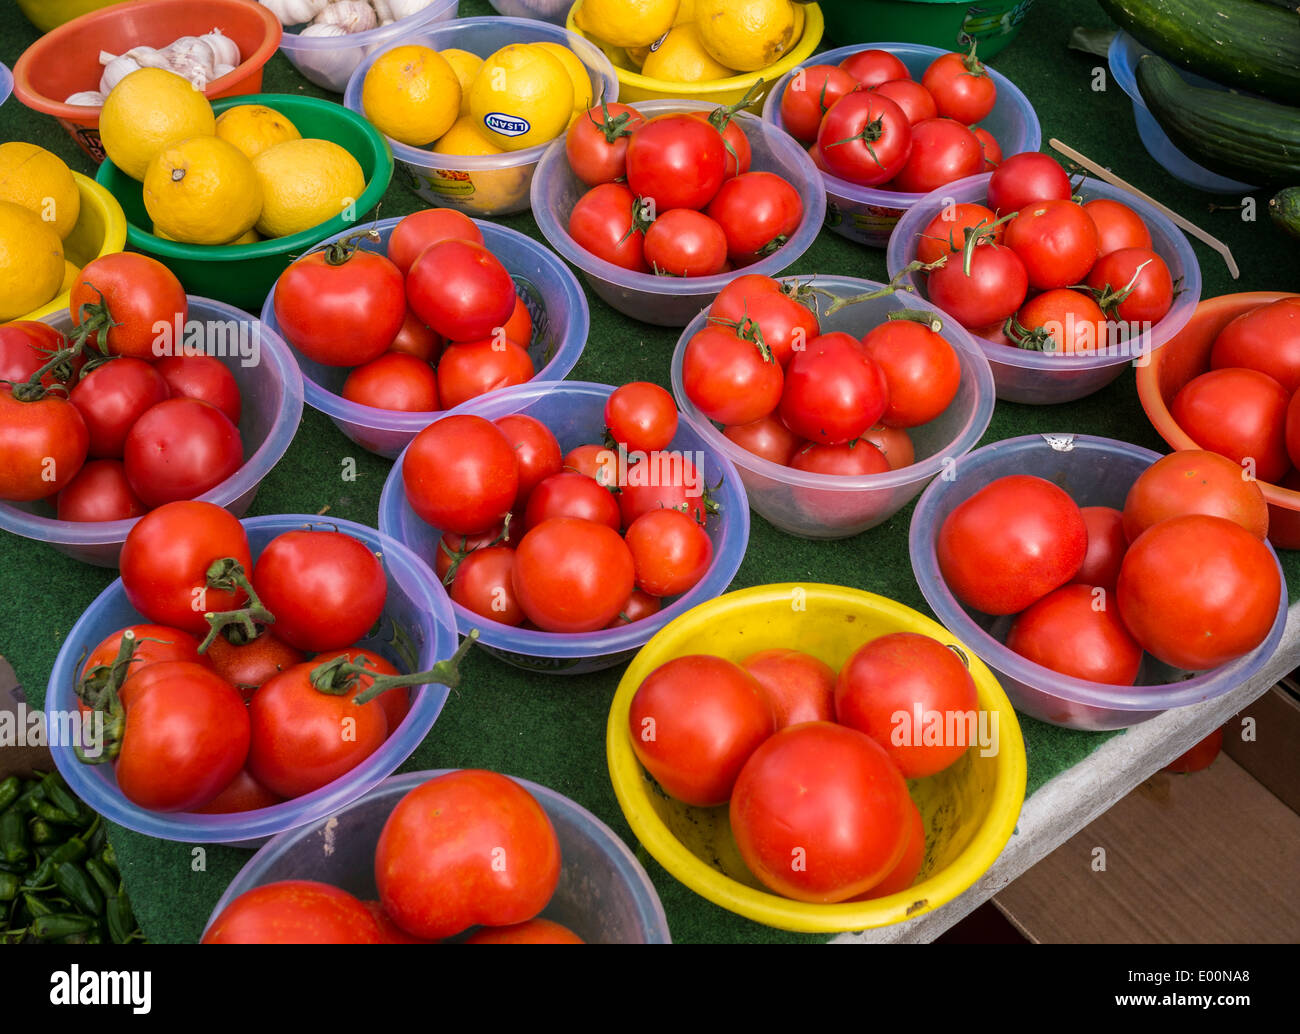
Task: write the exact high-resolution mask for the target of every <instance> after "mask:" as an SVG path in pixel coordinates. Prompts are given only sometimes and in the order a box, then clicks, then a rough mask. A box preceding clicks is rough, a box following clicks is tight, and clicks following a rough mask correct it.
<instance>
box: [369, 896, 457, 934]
mask: <svg viewBox="0 0 1300 1034" xmlns="http://www.w3.org/2000/svg"><path fill="white" fill-rule="evenodd" d="M362 904H363V905H365V906H366V911H368V912H369V913H370V914H371V915H372V916H373V917H374V920H375V923H376V925H377V926H378V927H379V938H380V943H381V944H437V943H438V942H437V941H426V940H425V939H424V938H423V937H412V936H411V935H410V934H409V933H407V932H406V931H405V930H403V929H402V928H401V927H400V926H398V925H397V924H396V923H395V922H393V917H392V916H390V915H389V914H388V913H387V912H385V911H384V906H383V905H381V904H380V903H379V902H378V901H363V902H362Z"/></svg>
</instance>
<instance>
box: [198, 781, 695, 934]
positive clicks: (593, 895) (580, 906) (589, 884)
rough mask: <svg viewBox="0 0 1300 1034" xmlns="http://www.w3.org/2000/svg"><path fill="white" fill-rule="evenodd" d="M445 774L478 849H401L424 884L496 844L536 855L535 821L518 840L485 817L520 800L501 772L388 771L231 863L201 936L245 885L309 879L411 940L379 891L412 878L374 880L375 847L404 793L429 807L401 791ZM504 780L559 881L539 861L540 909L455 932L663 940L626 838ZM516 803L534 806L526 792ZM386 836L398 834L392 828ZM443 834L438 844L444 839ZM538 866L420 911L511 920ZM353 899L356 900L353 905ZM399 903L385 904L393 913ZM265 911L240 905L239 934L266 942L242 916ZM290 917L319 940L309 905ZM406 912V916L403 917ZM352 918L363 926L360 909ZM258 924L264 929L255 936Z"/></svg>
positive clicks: (394, 851) (554, 797) (468, 837)
mask: <svg viewBox="0 0 1300 1034" xmlns="http://www.w3.org/2000/svg"><path fill="white" fill-rule="evenodd" d="M446 776H453V777H454V778H455V779H456V780H459V781H460V782H461V787H460V789H461V791H462V792H473V793H475V795H476V798H475V799H476V800H480V801H483V802H485V806H484V807H483V808H482V809H481V810H479V811H467V812H464V813H462V814H463V815H464V816H465V819H464V824H463V826H458V827H457V830H456V832H457V833H458V834H460V835H461V836H463V837H464V838H465V841H466V842H467V843H471V844H473V845H474V846H475V847H478V846H479V845H482V855H481V856H475V855H474V854H472V853H471V854H470V855H469V860H468V862H467V861H466V855H465V854H464V853H462V854H460V855H459V856H458V857H456V858H449V857H445V856H443V855H441V854H440V853H439V851H438V850H437V848H436V847H433V848H429V849H427V850H424V851H422V852H421V853H420V856H419V857H418V858H410V859H409V860H410V862H411V863H413V864H414V865H415V867H416V868H418V869H419V870H420V871H421V872H423V873H425V874H428V876H429V880H428V882H429V885H430V886H442V887H444V888H445V887H447V886H450V881H449V880H448V879H445V878H443V877H442V876H439V875H434V873H442V874H445V873H448V872H450V871H453V870H455V869H456V867H457V866H458V865H466V864H468V865H472V864H474V861H475V860H476V857H481V858H482V860H483V861H484V864H485V865H487V866H488V867H490V865H491V857H492V851H493V849H494V848H495V849H497V850H498V851H500V850H502V849H504V850H505V851H506V857H507V858H509V857H510V856H511V855H514V856H515V857H523V856H525V853H526V852H527V857H529V858H532V857H534V854H533V852H535V851H536V848H535V846H534V843H535V841H537V840H538V839H540V836H538V835H534V832H533V826H532V824H528V823H520V825H519V827H517V828H516V829H515V830H514V832H513V833H512V834H510V835H511V836H512V837H514V838H516V839H512V840H509V841H506V842H505V843H502V832H501V830H500V828H499V824H498V823H495V822H494V821H493V817H494V816H500V815H503V814H505V813H506V810H507V808H510V809H511V813H513V810H514V809H515V808H516V807H517V805H516V802H515V800H514V798H515V797H517V796H518V790H517V789H513V790H512V789H511V788H510V787H507V786H506V785H505V784H504V783H503V782H502V780H504V779H506V778H507V777H504V776H500V775H498V774H497V773H485V772H481V771H480V772H475V771H472V770H465V769H459V770H458V769H436V770H432V771H427V772H406V773H403V774H402V775H395V776H391V777H389V778H388V779H385V780H384V781H383V782H382V783H380V784H379V785H378V786H376V787H374V788H373V789H372V790H370V791H369V792H367V793H366V794H365V795H364V796H362V797H359V798H357V799H356V800H354V801H351V802H350V803H348V804H346V805H344V806H343V807H341V808H339V809H338V810H337V811H336V812H334V813H333V814H332V815H331V816H330V817H329V819H328V823H327V822H326V821H324V820H321V821H317V822H315V823H311V824H308V825H304V826H301V827H298V828H297V829H292V830H289V831H287V832H285V833H281V834H280V835H279V836H277V837H275V838H274V839H272V840H271V841H269V842H268V843H266V844H265V845H264V846H263V847H262V848H261V849H260V850H259V851H258V852H257V854H255V855H253V857H252V858H250V859H249V861H248V863H247V864H246V865H245V866H244V867H243V869H241V870H240V871H239V874H238V875H237V876H236V877H235V878H234V880H232V881H231V883H230V886H229V887H227V888H226V891H225V893H224V894H223V895H222V896H221V900H220V901H218V902H217V904H216V907H215V908H214V909H213V910H212V916H211V918H210V919H209V920H208V926H207V932H206V933H205V940H207V939H209V938H210V936H211V933H212V931H213V929H214V927H215V926H216V923H217V920H218V917H220V916H222V914H223V913H224V912H226V911H227V909H228V908H229V907H230V906H231V904H232V903H233V902H236V901H237V900H238V899H239V898H240V897H241V896H243V895H246V894H248V892H249V891H252V890H255V889H257V888H265V887H268V886H269V885H272V884H280V883H283V882H284V881H306V880H309V881H313V882H314V883H317V884H325V885H327V886H328V887H332V888H337V889H338V890H341V891H343V892H346V893H347V894H348V895H350V896H351V897H352V898H354V899H359V900H360V901H362V902H366V903H367V906H368V907H371V908H373V909H375V910H376V911H379V912H381V913H383V919H384V922H383V923H382V925H381V931H382V933H381V936H387V935H388V934H391V933H396V934H397V935H398V939H399V940H400V941H401V943H415V942H417V940H418V938H416V937H415V936H414V935H412V934H410V933H408V932H406V931H405V930H403V929H402V928H401V927H400V926H399V925H398V924H397V923H396V922H395V920H394V919H393V918H392V917H391V916H389V915H388V914H387V912H385V911H384V906H383V903H382V901H381V900H380V899H381V898H382V897H385V896H387V897H388V899H389V906H390V907H393V906H394V904H395V903H396V902H398V901H400V900H402V899H403V896H404V892H405V891H407V890H408V889H410V890H414V891H418V885H415V884H412V883H410V882H409V877H408V878H407V881H404V880H403V879H402V878H401V877H397V878H396V879H390V880H387V881H386V882H385V884H384V886H383V887H382V888H381V887H380V886H379V880H378V879H377V862H376V855H377V848H378V846H379V844H380V842H381V834H383V832H384V830H385V829H386V828H388V825H389V822H390V818H391V817H392V816H393V814H394V810H395V809H396V807H397V806H398V804H399V803H400V802H402V801H404V800H405V801H407V802H408V803H407V804H406V808H407V809H408V810H407V815H408V816H413V817H416V818H418V815H419V811H418V809H419V808H426V807H430V805H429V804H428V803H426V802H425V801H421V800H420V799H419V798H418V796H417V797H411V796H409V795H411V794H412V792H413V791H416V790H418V789H419V788H421V787H425V786H429V785H430V784H431V782H432V781H433V780H438V779H442V777H446ZM509 781H510V782H512V783H513V784H514V786H515V787H516V788H521V789H523V790H524V791H526V792H527V794H529V795H530V796H531V797H532V798H533V800H534V801H536V803H537V804H538V805H540V806H541V809H542V810H543V811H544V812H545V815H546V818H547V820H549V823H550V826H551V828H552V830H553V831H554V838H555V840H556V841H557V842H558V847H559V856H560V857H559V872H558V879H555V874H554V873H553V872H550V871H548V873H547V874H546V875H547V876H548V877H549V879H550V880H551V881H553V887H554V889H553V890H552V891H551V893H550V897H549V900H547V902H546V904H545V906H544V907H543V908H542V910H541V912H540V913H538V915H537V919H531V920H523V921H522V922H514V923H509V924H508V925H502V924H496V925H487V924H486V923H485V924H483V925H478V928H477V930H476V931H475V932H474V933H470V934H468V935H466V934H465V930H464V929H462V930H461V931H460V935H459V936H457V937H456V939H457V940H464V939H466V936H467V937H468V940H469V941H470V943H477V942H478V941H481V940H485V939H486V938H487V937H492V942H493V943H512V942H513V943H529V938H530V936H531V937H535V938H538V939H537V940H533V941H531V943H574V941H573V939H574V938H577V939H579V940H580V941H581V942H583V943H587V944H667V943H669V942H670V940H671V938H670V936H669V932H668V922H667V919H666V918H665V916H664V910H663V905H661V904H660V902H659V895H658V894H657V893H655V889H654V885H653V884H652V883H651V882H650V878H649V877H648V876H647V875H646V872H645V869H644V868H643V867H642V866H641V863H640V862H638V861H637V860H636V858H635V856H634V855H633V854H632V852H631V851H630V850H629V849H628V848H627V846H626V845H625V844H624V843H623V841H622V840H620V839H619V838H618V837H617V836H616V835H615V834H614V832H613V831H612V830H611V829H610V828H609V827H608V826H606V825H605V824H604V823H603V822H601V821H600V819H598V818H596V816H594V815H592V814H591V812H589V811H587V810H586V809H585V808H583V807H582V806H581V805H580V804H578V803H576V802H575V801H573V800H570V799H569V798H568V797H565V796H563V795H562V794H559V793H556V792H555V791H554V790H551V789H549V788H548V787H545V786H540V785H539V784H537V783H533V782H529V781H528V780H526V779H517V778H514V777H509ZM434 785H441V786H442V787H448V786H449V785H450V781H448V780H446V779H442V783H441V784H434ZM425 792H428V791H425ZM524 808H526V809H527V810H528V811H529V812H531V808H528V806H527V802H526V801H525V802H524ZM520 810H523V809H520ZM428 825H429V828H434V826H435V825H436V824H435V823H433V822H432V821H429V822H428ZM390 836H395V832H394V833H393V834H390ZM440 842H441V843H445V840H444V841H440ZM326 844H328V845H329V847H328V849H324V845H326ZM389 844H391V845H392V846H391V853H390V854H386V856H385V857H386V859H400V858H401V857H402V851H403V850H404V848H403V847H402V846H401V845H399V844H397V843H396V842H395V841H389ZM385 850H386V851H388V850H390V848H389V845H385ZM395 864H397V863H396V862H395ZM538 868H541V867H540V866H534V867H531V868H530V870H529V872H528V873H527V875H526V878H525V877H521V878H519V879H517V880H515V881H513V885H511V886H508V887H504V886H492V885H491V884H490V883H489V881H487V880H484V881H480V883H479V884H478V885H477V890H476V891H475V892H472V893H470V894H467V895H465V896H464V897H463V898H462V897H453V896H452V895H450V894H445V893H444V894H441V895H440V898H439V900H438V901H437V902H436V903H435V904H434V909H435V910H436V911H437V914H436V915H430V916H426V918H428V919H430V920H431V921H443V922H444V923H445V925H444V928H445V929H450V928H452V927H460V926H462V924H466V925H467V926H468V924H470V923H471V922H472V921H471V920H470V919H468V918H460V919H456V918H454V917H453V912H455V913H457V914H459V915H460V916H462V917H469V916H473V917H476V918H477V917H486V916H488V915H491V914H493V913H495V915H497V916H501V915H505V914H509V915H510V917H511V918H517V916H518V915H520V914H523V913H531V912H533V911H534V907H535V905H530V904H525V903H523V902H522V901H521V900H519V899H522V898H523V897H524V896H525V895H527V894H532V893H533V888H534V884H535V883H536V882H537V875H536V874H537V869H538ZM547 868H548V869H549V868H550V867H549V866H548V867H547ZM406 871H407V872H408V873H409V872H411V871H413V870H412V869H411V868H410V867H409V866H408V867H406ZM550 885H551V884H550V883H548V887H547V888H542V889H541V892H540V893H541V895H545V893H546V890H547V889H548V888H549V886H550ZM263 893H268V894H269V893H271V892H270V891H264V892H263ZM539 899H540V898H539ZM286 904H288V905H290V906H292V905H293V904H294V902H293V901H292V900H291V899H286V898H281V899H280V900H278V901H277V900H275V899H274V898H268V899H267V901H266V904H264V905H261V906H260V908H262V909H264V908H267V907H270V908H272V909H277V910H278V909H280V908H282V907H284V905H286ZM348 904H352V903H351V902H348ZM517 905H518V907H516V906H517ZM352 907H353V909H354V910H355V905H353V906H352ZM521 909H522V911H520V910H521ZM397 910H398V909H396V908H394V911H397ZM280 914H281V915H283V914H285V913H284V912H281V913H280ZM269 918H272V915H270V914H267V913H264V912H261V911H260V909H259V911H258V912H257V913H252V912H249V913H246V914H245V917H244V918H243V919H242V920H241V923H240V925H241V927H242V928H243V929H244V931H245V932H246V935H252V936H253V937H255V938H257V939H259V940H261V939H265V940H271V939H274V936H275V935H274V932H273V931H272V930H270V929H268V928H266V927H264V926H261V925H260V923H254V922H250V921H251V920H260V919H269ZM298 919H299V921H300V922H303V923H304V924H307V925H304V926H302V927H301V928H300V933H301V937H300V938H298V939H299V940H302V941H306V940H313V939H316V938H315V937H313V936H311V934H310V930H311V927H310V924H311V921H312V917H311V915H310V914H305V915H304V914H302V913H299V917H298ZM538 920H540V923H539V921H538ZM407 921H408V923H409V922H411V920H409V919H408V920H407ZM245 924H248V925H245ZM551 924H558V925H559V926H560V927H562V928H563V929H562V930H557V929H556V928H555V927H554V926H553V925H551ZM361 925H362V926H363V927H366V926H368V924H367V923H366V922H365V919H364V917H363V918H362V920H361ZM475 925H477V924H475ZM259 929H260V931H262V933H263V935H264V936H263V937H258V934H259ZM557 934H558V935H559V936H558V937H557V936H556V935H557ZM476 935H477V936H476ZM318 936H319V937H320V939H322V940H324V939H328V938H327V936H326V935H318ZM362 936H363V938H367V943H373V942H374V937H373V935H371V934H370V932H369V931H368V930H367V931H366V933H365V934H363V935H362Z"/></svg>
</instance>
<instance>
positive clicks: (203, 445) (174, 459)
mask: <svg viewBox="0 0 1300 1034" xmlns="http://www.w3.org/2000/svg"><path fill="white" fill-rule="evenodd" d="M122 463H123V464H124V466H125V468H126V479H127V481H129V482H130V483H131V489H132V491H134V492H135V494H136V495H138V496H139V497H140V500H141V502H143V503H144V504H145V505H146V506H149V507H155V506H161V505H162V504H163V503H171V502H175V501H177V500H179V499H193V498H195V497H196V496H200V495H202V494H203V493H204V492H207V491H210V490H211V489H213V488H216V487H217V486H218V485H219V484H221V482H223V481H225V480H226V478H228V477H231V476H232V475H233V474H234V473H235V471H237V470H238V469H239V468H240V467H242V466H243V465H244V445H243V442H242V441H241V440H240V437H239V428H238V427H236V426H235V425H234V424H232V423H231V422H230V418H229V417H228V416H226V414H225V413H223V412H221V410H219V409H218V408H217V407H216V406H212V405H209V404H208V403H206V402H200V401H199V400H198V399H167V400H166V401H165V402H159V403H158V404H157V405H156V406H152V407H150V408H149V409H148V410H146V411H145V413H144V414H143V415H142V416H141V417H140V419H138V420H137V421H136V422H135V423H134V424H132V425H131V430H130V431H129V432H128V433H127V436H126V444H125V446H124V447H123V450H122Z"/></svg>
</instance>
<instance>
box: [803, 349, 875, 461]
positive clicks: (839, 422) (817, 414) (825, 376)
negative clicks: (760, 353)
mask: <svg viewBox="0 0 1300 1034" xmlns="http://www.w3.org/2000/svg"><path fill="white" fill-rule="evenodd" d="M888 390H889V389H888V386H887V385H886V382H885V375H884V373H883V371H882V370H881V369H880V367H879V366H878V365H877V364H876V363H875V361H873V360H872V358H871V357H870V356H869V355H867V353H866V350H865V349H864V348H863V347H862V343H861V342H860V341H858V340H857V339H856V338H854V337H852V336H851V335H849V334H846V333H844V332H843V331H833V332H831V333H829V334H822V335H821V336H820V337H817V338H814V339H813V340H812V341H809V342H808V346H807V348H806V349H805V350H804V351H802V352H796V353H795V355H794V357H793V358H792V359H791V360H790V365H789V366H788V367H786V375H785V388H784V391H783V393H782V395H781V404H780V414H781V419H782V420H783V421H785V425H786V426H787V427H788V428H790V430H791V431H793V432H794V433H795V434H797V435H799V436H800V437H801V438H806V439H807V440H808V441H810V442H814V443H816V444H818V445H837V444H840V443H842V442H848V441H851V440H852V439H854V438H857V437H858V436H859V435H860V434H861V433H862V432H863V431H865V430H866V429H867V428H868V427H871V426H872V425H873V424H875V423H877V422H878V421H879V420H880V418H881V416H882V415H883V414H884V412H885V409H886V408H887V407H888V405H889V397H888Z"/></svg>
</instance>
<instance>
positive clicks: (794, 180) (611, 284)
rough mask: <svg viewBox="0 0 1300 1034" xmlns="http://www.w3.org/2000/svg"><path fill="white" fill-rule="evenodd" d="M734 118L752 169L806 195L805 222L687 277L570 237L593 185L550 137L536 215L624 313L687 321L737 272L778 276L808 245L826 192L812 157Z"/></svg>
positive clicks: (654, 109)
mask: <svg viewBox="0 0 1300 1034" xmlns="http://www.w3.org/2000/svg"><path fill="white" fill-rule="evenodd" d="M633 107H634V108H636V110H637V111H639V112H641V113H642V114H643V115H644V116H645V117H646V118H647V119H651V118H654V117H655V116H657V115H666V114H670V113H675V112H684V111H713V110H714V109H715V108H716V107H717V105H716V104H709V103H706V102H704V101H685V100H655V101H637V102H636V104H634V105H633ZM737 122H738V124H739V125H740V127H741V128H742V129H743V130H744V131H745V135H746V136H747V137H748V138H749V145H750V150H751V151H752V152H753V157H752V159H751V163H750V170H751V171H753V172H775V173H778V174H779V175H780V176H781V177H782V178H783V179H785V181H786V182H787V183H789V184H790V185H791V186H792V187H794V188H795V190H797V191H798V192H799V196H800V197H801V198H802V199H803V205H804V210H803V221H802V222H801V223H800V224H799V226H798V228H797V229H796V230H795V231H794V233H792V234H791V235H790V239H789V240H788V241H786V242H785V244H783V245H781V247H779V248H777V249H776V251H774V252H772V254H770V255H768V256H767V257H766V258H762V259H759V260H758V261H757V262H754V263H752V264H750V265H748V266H745V267H743V268H741V269H738V270H735V271H733V272H730V273H718V274H716V275H714V276H682V277H678V276H655V275H654V274H653V273H637V272H634V271H633V270H630V269H624V268H623V267H622V266H616V265H614V263H612V262H606V261H605V260H604V259H601V258H597V257H596V256H595V255H593V254H592V253H591V252H589V251H588V250H587V249H586V248H584V247H582V246H581V245H580V244H578V243H577V242H576V241H575V240H574V239H573V238H572V237H570V236H569V215H570V214H571V213H572V212H573V206H574V205H575V204H577V202H578V199H579V198H580V197H582V196H583V195H584V194H586V193H587V191H588V190H590V189H591V188H590V187H588V186H587V185H586V184H585V183H583V182H582V180H580V179H578V177H577V176H575V175H574V174H573V170H572V169H571V168H570V167H569V159H568V156H567V155H566V154H565V152H564V141H563V140H557V141H555V143H553V144H551V147H550V149H549V150H548V151H547V152H546V154H545V155H544V156H543V157H542V160H541V161H540V162H539V163H538V165H537V175H536V176H534V177H533V188H532V194H533V218H534V219H536V220H537V228H538V229H539V230H541V231H542V235H543V236H544V237H545V238H546V239H547V241H549V242H550V245H551V247H552V248H554V249H555V250H556V251H558V252H559V253H560V255H561V256H563V257H564V258H566V259H568V260H569V261H570V262H572V263H573V264H574V265H575V266H577V267H578V268H579V269H581V270H582V272H583V275H584V276H585V277H586V278H587V283H588V284H590V285H591V289H592V290H593V291H595V292H596V294H598V295H599V296H600V297H601V298H602V299H604V300H605V301H606V302H608V303H609V304H610V305H611V306H613V307H614V308H615V309H617V310H618V311H619V312H621V313H623V314H624V315H625V316H631V317H632V318H633V319H634V320H640V321H641V322H642V323H653V324H656V325H658V326H661V327H684V326H686V324H687V323H689V322H690V321H691V320H692V319H693V318H694V317H695V314H696V313H698V312H699V311H700V310H701V309H703V308H705V307H706V306H707V305H709V303H710V302H712V301H713V299H714V298H716V297H717V294H718V292H719V291H721V290H722V289H723V288H724V287H726V286H727V284H729V283H731V281H733V280H735V279H736V277H737V276H738V275H740V274H742V273H744V274H749V273H759V274H762V275H764V276H776V275H777V274H778V273H780V272H781V270H783V269H785V268H786V267H787V266H789V265H790V264H791V263H793V262H794V261H795V260H796V259H798V258H799V256H800V255H802V254H803V253H804V252H805V251H807V250H808V248H809V246H810V245H811V244H812V242H813V241H814V240H815V239H816V238H817V234H818V232H819V231H820V230H821V227H822V218H823V213H824V211H825V204H826V198H825V196H824V195H823V193H822V191H821V189H820V180H819V179H818V172H817V166H816V165H814V164H813V160H812V159H811V158H809V157H808V155H807V153H806V152H805V151H804V149H803V148H802V147H800V146H799V144H798V143H797V142H796V141H795V140H794V139H793V138H792V137H791V136H789V135H788V134H787V133H784V132H780V133H778V132H776V131H775V130H774V129H773V128H772V127H771V126H768V125H766V124H764V123H763V122H762V121H761V120H759V119H758V118H756V117H755V116H753V115H750V114H748V113H746V112H741V113H740V114H739V115H738V116H737Z"/></svg>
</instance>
